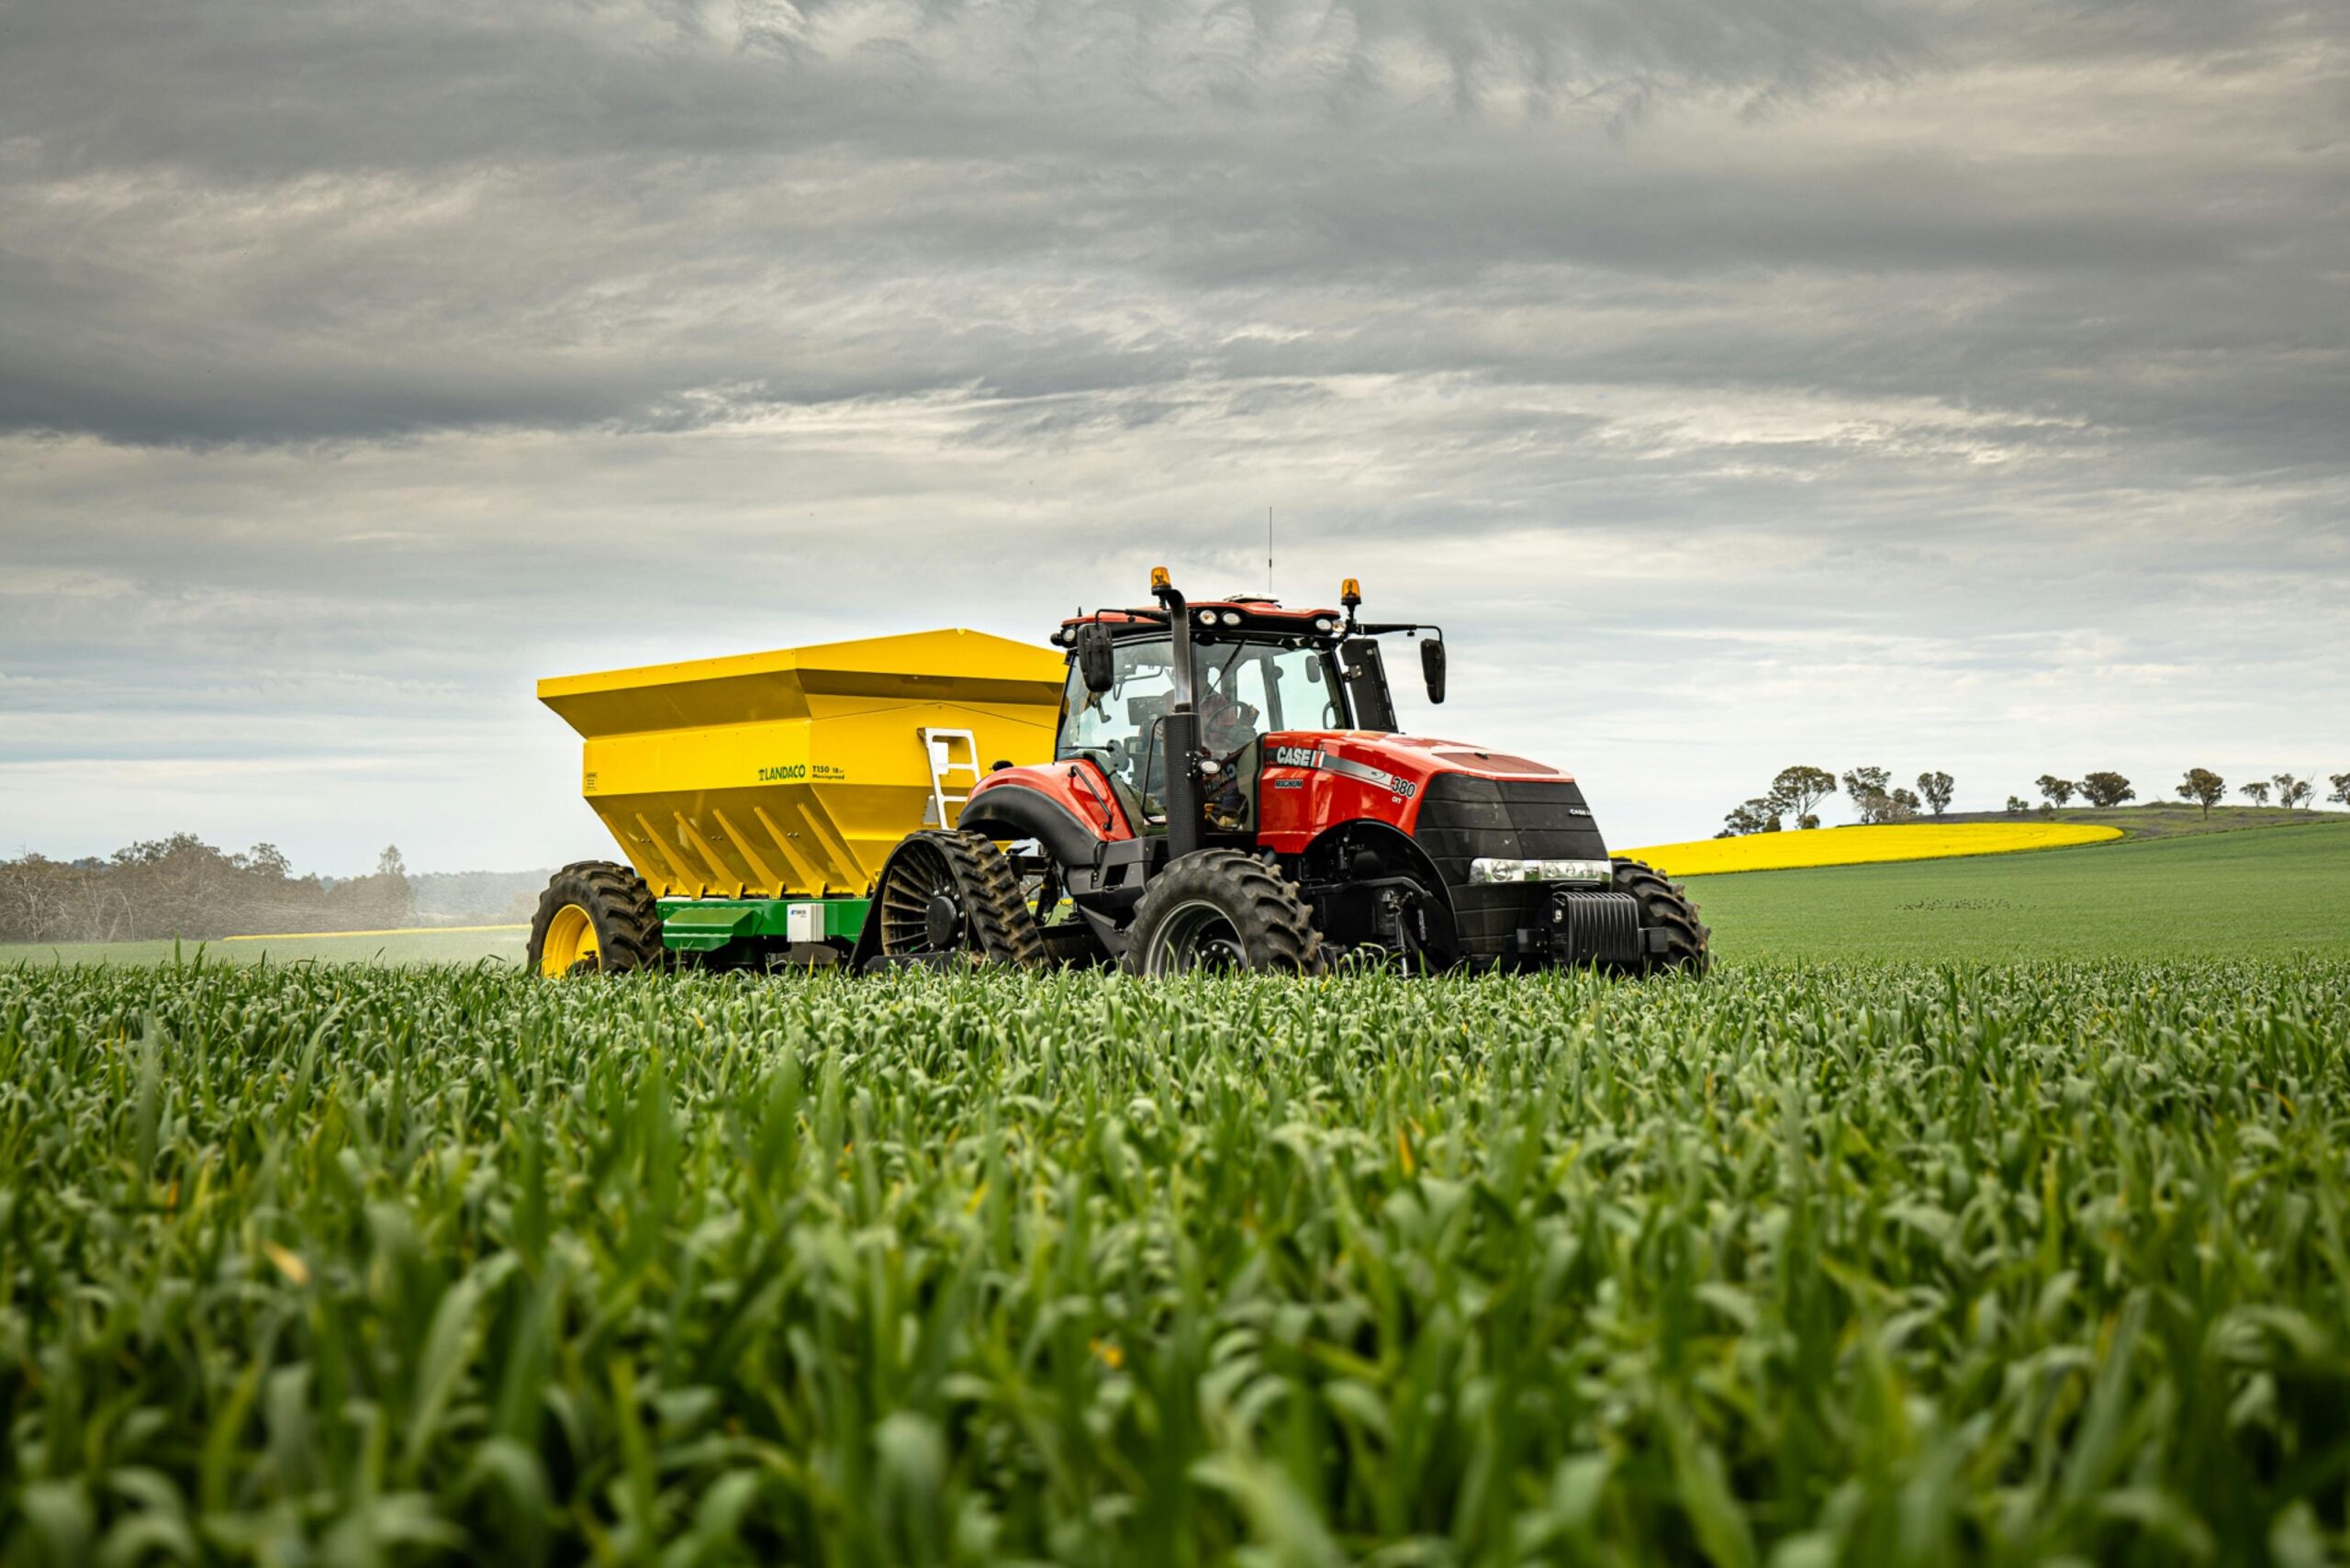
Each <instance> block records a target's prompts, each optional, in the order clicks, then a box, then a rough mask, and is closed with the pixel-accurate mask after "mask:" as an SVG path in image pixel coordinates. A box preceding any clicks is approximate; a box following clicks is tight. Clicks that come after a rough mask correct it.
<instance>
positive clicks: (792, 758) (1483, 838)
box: [530, 568, 1709, 975]
mask: <svg viewBox="0 0 2350 1568" xmlns="http://www.w3.org/2000/svg"><path fill="white" fill-rule="evenodd" d="M1151 599H1152V602H1151V603H1149V604H1147V605H1142V606H1138V607H1134V608H1129V609H1124V610H1097V611H1094V612H1092V613H1091V614H1079V615H1076V616H1073V617H1071V618H1070V619H1069V620H1067V621H1064V622H1061V624H1060V627H1059V629H1058V630H1057V632H1056V633H1054V634H1053V637H1052V642H1053V644H1054V650H1055V651H1051V652H1047V651H1046V650H1044V649H1040V648H1035V647H1030V646H1028V645H1025V644H1019V643H1014V642H1011V641H1009V640H1007V639H1004V638H1001V637H993V636H989V635H987V634H985V633H976V632H963V631H949V632H927V633H914V634H912V635H908V636H898V637H880V638H872V639H867V640H865V641H860V642H851V643H834V644H822V645H819V646H813V647H806V648H797V649H786V650H783V651H780V652H777V653H769V654H754V655H744V656H742V657H737V658H721V659H703V660H698V661H694V662H690V663H686V664H676V665H663V666H654V667H650V668H643V669H630V670H620V671H614V672H610V673H606V674H599V675H585V676H572V677H565V678H556V679H552V680H545V681H542V682H540V683H539V697H540V700H542V701H543V702H545V703H546V704H547V705H548V706H549V707H551V708H553V709H554V711H556V712H557V713H558V714H560V715H561V716H562V717H563V718H564V719H565V721H567V722H569V723H570V724H571V725H572V727H573V728H574V729H575V730H576V731H577V732H578V733H579V734H580V735H581V737H582V739H583V741H584V756H583V766H582V778H581V786H582V792H583V793H584V794H585V796H586V798H587V801H588V805H589V806H590V807H591V808H592V809H593V810H594V811H595V812H596V814H597V816H598V817H599V818H600V819H601V820H602V822H603V823H604V825H605V827H606V828H607V829H608V830H609V831H610V833H611V834H612V836H613V838H614V840H615V841H616V842H617V843H618V844H619V845H620V846H621V851H622V852H623V853H624V854H625V855H626V856H627V864H625V865H623V864H620V863H617V862H612V861H592V860H591V861H580V862H577V863H576V864H573V865H570V866H566V867H565V868H563V869H562V870H561V871H559V872H557V873H556V874H555V876H554V879H553V880H552V881H551V882H550V883H549V884H548V886H547V890H546V892H545V894H544V896H543V898H542V899H541V900H540V903H539V909H538V913H537V916H536V918H535V919H534V920H533V921H532V926H531V939H530V963H531V966H532V969H535V970H537V971H538V972H540V973H542V974H547V975H569V974H574V973H580V972H595V971H610V970H624V969H648V968H654V967H658V966H662V965H665V964H671V963H683V964H695V965H701V966H707V967H713V968H744V967H749V968H759V969H768V968H778V967H784V966H836V965H837V966H847V967H849V968H851V969H855V970H858V971H867V970H872V969H887V968H892V967H901V966H926V967H934V968H959V967H964V966H968V965H973V964H988V965H1003V966H1008V967H1013V968H1036V967H1043V966H1048V965H1063V964H1070V965H1099V964H1117V965H1120V966H1123V967H1124V968H1125V969H1127V970H1128V971H1130V972H1133V973H1136V974H1144V975H1165V974H1172V973H1177V972H1180V971H1183V970H1188V969H1256V970H1276V971H1283V972H1293V973H1301V974H1312V973H1316V972H1319V971H1321V970H1323V969H1326V968H1327V967H1328V966H1330V965H1331V964H1333V963H1334V962H1336V961H1337V960H1339V959H1340V958H1351V959H1355V960H1358V961H1364V962H1375V963H1379V964H1382V965H1388V966H1393V967H1396V968H1400V969H1405V970H1408V971H1411V972H1415V973H1426V972H1434V971H1439V970H1448V969H1462V968H1473V969H1545V968H1561V967H1597V968H1599V969H1606V970H1608V971H1612V972H1617V973H1625V974H1650V973H1655V972H1661V971H1666V970H1675V971H1681V972H1684V973H1687V974H1691V975H1697V974H1702V973H1704V972H1705V970H1706V969H1707V963H1708V957H1709V955H1708V951H1707V936H1708V932H1707V927H1706V926H1705V925H1704V924H1701V923H1700V922H1699V921H1698V918H1697V907H1696V905H1695V904H1693V903H1692V902H1690V901H1689V899H1688V896H1687V894H1686V892H1685V891H1684V890H1683V889H1682V888H1681V887H1680V886H1679V885H1678V884H1675V883H1673V882H1669V881H1667V880H1666V879H1665V878H1664V877H1663V876H1662V874H1660V873H1659V872H1657V871H1655V870H1653V869H1651V868H1649V867H1647V866H1645V865H1642V864H1640V863H1639V862H1638V861H1634V860H1628V859H1624V858H1621V857H1611V856H1610V855H1609V854H1608V852H1607V847H1606V842H1605V841H1604V840H1603V839H1602V837H1601V836H1600V832H1599V827H1598V824H1597V823H1595V822H1594V821H1593V819H1592V813H1591V808H1590V806H1589V805H1588V804H1587V803H1586V802H1585V801H1584V800H1583V791H1582V790H1581V789H1579V788H1578V787H1577V785H1576V783H1575V781H1574V779H1573V778H1572V777H1570V776H1569V775H1567V774H1565V773H1562V772H1561V771H1559V770H1558V769H1556V768H1553V767H1547V766H1545V765H1543V764H1541V763H1539V762H1534V761H1529V760H1528V759H1527V758H1525V757H1521V756H1509V755H1506V754H1505V753H1502V752H1496V751H1492V750H1488V749H1484V748H1481V747H1478V746H1475V745H1469V744H1467V743H1465V742H1459V741H1446V740H1432V739H1427V738H1423V737H1419V736H1410V735H1404V734H1399V733H1398V731H1397V722H1396V709H1395V701H1394V695H1393V689H1391V688H1390V686H1389V684H1388V678H1387V666H1386V660H1385V657H1384V655H1383V653H1382V647H1383V646H1393V642H1392V641H1387V640H1392V639H1398V638H1401V639H1405V640H1408V641H1411V642H1416V644H1418V648H1419V662H1420V666H1421V674H1422V678H1423V680H1424V682H1425V685H1426V689H1427V699H1428V700H1429V701H1430V702H1433V703H1440V702H1442V701H1443V700H1444V695H1445V657H1446V655H1445V643H1444V633H1443V631H1442V629H1441V628H1439V627H1438V626H1435V625H1428V624H1421V623H1417V622H1365V621H1363V620H1361V619H1360V616H1359V613H1358V612H1359V610H1360V606H1361V602H1362V596H1361V593H1360V588H1358V586H1357V584H1356V583H1355V581H1354V579H1352V578H1348V580H1347V582H1346V584H1345V586H1344V588H1343V590H1342V591H1341V593H1340V595H1339V608H1337V609H1335V610H1332V609H1316V610H1292V609H1288V608H1285V607H1283V606H1282V605H1281V604H1280V603H1279V602H1277V601H1276V600H1274V599H1270V598H1259V597H1257V596H1253V595H1235V596H1232V597H1229V598H1225V599H1215V600H1214V601H1212V602H1203V603H1192V602H1191V601H1190V600H1188V599H1186V598H1185V597H1184V595H1183V594H1182V593H1181V592H1180V591H1179V590H1178V589H1177V588H1175V586H1174V584H1173V582H1172V581H1171V580H1170V579H1169V577H1168V574H1167V572H1166V570H1165V569H1164V568H1159V569H1158V570H1155V571H1154V572H1153V573H1152V574H1151ZM982 759H984V760H982Z"/></svg>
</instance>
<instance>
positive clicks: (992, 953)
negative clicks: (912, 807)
mask: <svg viewBox="0 0 2350 1568" xmlns="http://www.w3.org/2000/svg"><path fill="white" fill-rule="evenodd" d="M912 837H915V838H922V839H927V840H928V841H929V842H930V843H931V844H933V845H934V846H937V849H938V852H939V853H940V854H941V855H943V856H945V857H946V871H947V875H949V876H951V877H953V878H954V879H955V890H956V892H957V894H958V895H959V896H960V897H961V899H962V901H963V925H964V931H965V934H966V935H967V936H968V937H970V938H975V939H976V941H977V946H976V948H975V949H974V952H975V956H976V957H978V958H981V959H984V960H985V961H986V962H988V963H990V964H1008V965H1011V966H1012V967H1013V968H1014V969H1038V968H1041V967H1042V966H1043V964H1044V962H1045V938H1044V935H1043V933H1041V932H1039V931H1038V930H1037V929H1036V916H1035V913H1034V912H1033V911H1031V910H1030V909H1029V907H1028V903H1027V901H1026V900H1025V899H1024V898H1023V897H1022V896H1021V893H1020V879H1019V878H1018V877H1016V876H1014V875H1013V871H1012V862H1011V861H1009V860H1007V859H1005V858H1004V855H1003V851H1002V850H1001V849H999V848H997V847H996V843H995V840H993V839H991V838H990V837H989V836H988V835H987V834H984V833H980V832H979V831H977V830H976V829H975V830H973V831H971V832H968V833H964V832H953V833H949V832H943V831H941V830H939V829H936V828H932V829H926V830H925V831H923V832H921V833H918V834H912Z"/></svg>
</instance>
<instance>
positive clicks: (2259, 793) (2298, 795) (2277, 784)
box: [2178, 767, 2350, 817]
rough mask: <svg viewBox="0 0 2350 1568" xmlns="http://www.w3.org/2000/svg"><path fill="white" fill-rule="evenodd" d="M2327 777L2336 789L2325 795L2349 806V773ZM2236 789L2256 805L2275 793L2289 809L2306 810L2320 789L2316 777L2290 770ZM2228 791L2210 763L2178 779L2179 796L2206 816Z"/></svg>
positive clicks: (2281, 803)
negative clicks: (2310, 800)
mask: <svg viewBox="0 0 2350 1568" xmlns="http://www.w3.org/2000/svg"><path fill="white" fill-rule="evenodd" d="M2325 781H2326V782H2327V783H2329V784H2331V785H2333V794H2331V795H2328V796H2327V797H2326V799H2327V800H2328V801H2339V802H2340V803H2342V804H2343V805H2345V806H2350V773H2333V774H2329V775H2327V776H2326V780H2325ZM2236 793H2238V794H2240V795H2242V796H2243V797H2244V799H2245V800H2247V801H2251V802H2252V803H2253V804H2254V805H2255V806H2265V805H2266V804H2267V803H2268V798H2269V796H2271V795H2272V794H2273V795H2275V796H2276V797H2277V804H2278V805H2280V806H2282V807H2284V808H2285V809H2286V810H2287V811H2288V812H2289V811H2291V810H2292V809H2293V808H2294V807H2295V806H2300V807H2301V808H2302V809H2303V810H2307V809H2309V808H2308V805H2307V802H2308V801H2309V798H2310V797H2311V795H2314V794H2316V793H2317V780H2315V779H2313V778H2297V777H2295V776H2294V775H2293V774H2290V773H2274V774H2271V775H2269V776H2268V777H2267V778H2255V779H2254V780H2253V781H2252V782H2251V783H2249V784H2239V785H2237V786H2236ZM2227 795H2228V781H2227V780H2226V779H2224V778H2221V777H2220V776H2219V775H2218V774H2216V773H2214V772H2212V771H2211V770H2210V768H2208V767H2190V768H2188V770H2187V777H2186V778H2183V779H2181V780H2180V781H2179V786H2178V797H2179V799H2180V800H2182V801H2189V802H2191V803H2193V804H2195V805H2199V806H2200V807H2202V808H2203V814H2204V815H2205V816H2207V817H2208V816H2210V814H2211V808H2212V807H2213V806H2216V805H2218V804H2219V803H2220V802H2221V801H2224V800H2226V799H2227Z"/></svg>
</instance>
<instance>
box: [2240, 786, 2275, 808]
mask: <svg viewBox="0 0 2350 1568" xmlns="http://www.w3.org/2000/svg"><path fill="white" fill-rule="evenodd" d="M2236 793H2237V794H2239V795H2242V796H2243V797H2244V799H2246V800H2248V801H2251V802H2252V803H2253V804H2254V805H2255V806H2265V805H2266V804H2267V803H2268V786H2267V785H2266V784H2265V783H2262V782H2261V781H2260V780H2258V779H2255V780H2254V781H2253V782H2251V783H2249V784H2239V785H2237V786H2236Z"/></svg>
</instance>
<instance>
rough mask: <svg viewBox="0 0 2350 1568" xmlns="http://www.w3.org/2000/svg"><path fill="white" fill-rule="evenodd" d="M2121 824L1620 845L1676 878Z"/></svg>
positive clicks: (1984, 849)
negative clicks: (1643, 846) (1638, 847)
mask: <svg viewBox="0 0 2350 1568" xmlns="http://www.w3.org/2000/svg"><path fill="white" fill-rule="evenodd" d="M2120 837H2121V829H2120V828H2118V827H2096V826H2092V825H2090V824H2088V823H2031V822H2020V823H1930V822H1924V823H1885V824H1883V825H1880V826H1875V827H1816V828H1812V829H1809V830H1808V831H1805V832H1796V833H1756V834H1748V835H1746V836H1745V837H1743V838H1701V839H1697V840H1695V841H1694V842H1692V843H1688V844H1652V845H1651V846H1648V847H1647V848H1645V849H1619V850H1617V851H1616V853H1617V854H1618V855H1628V856H1630V857H1632V858H1633V859H1635V860H1645V861H1647V862H1648V863H1649V864H1650V865H1651V866H1654V867H1656V868H1658V869H1660V870H1662V871H1664V872H1667V873H1669V874H1670V875H1673V876H1675V877H1711V876H1717V875H1719V874H1721V873H1723V872H1728V871H1791V870H1795V869H1797V868H1802V867H1807V866H1865V865H1870V864H1873V863H1874V862H1877V861H1883V860H1942V859H1947V858H1950V857H1953V856H1959V855H2012V854H2014V853H2015V852H2016V851H2018V850H2021V849H2062V848H2065V847H2066V846H2071V845H2076V844H2101V843H2103V842H2105V841H2106V840H2108V839H2112V838H2120Z"/></svg>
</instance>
